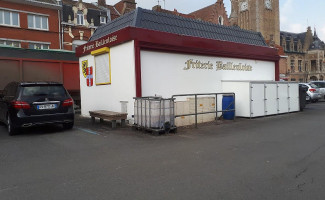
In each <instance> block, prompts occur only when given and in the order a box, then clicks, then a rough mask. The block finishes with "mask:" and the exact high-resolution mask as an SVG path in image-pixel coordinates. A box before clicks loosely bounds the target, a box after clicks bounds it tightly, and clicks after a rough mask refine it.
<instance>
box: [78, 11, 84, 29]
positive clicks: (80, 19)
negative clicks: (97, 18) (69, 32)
mask: <svg viewBox="0 0 325 200" xmlns="http://www.w3.org/2000/svg"><path fill="white" fill-rule="evenodd" d="M77 24H78V25H84V13H83V12H82V11H81V10H78V12H77Z"/></svg>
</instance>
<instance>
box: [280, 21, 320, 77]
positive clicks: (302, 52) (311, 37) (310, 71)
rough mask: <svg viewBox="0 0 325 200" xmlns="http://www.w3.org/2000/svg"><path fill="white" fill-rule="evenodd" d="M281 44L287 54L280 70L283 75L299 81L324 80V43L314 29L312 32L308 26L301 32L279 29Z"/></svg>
mask: <svg viewBox="0 0 325 200" xmlns="http://www.w3.org/2000/svg"><path fill="white" fill-rule="evenodd" d="M281 46H282V47H283V49H284V52H285V54H286V55H287V63H286V66H285V67H283V70H281V72H282V76H283V77H285V78H286V79H287V80H290V81H299V82H309V81H312V80H324V77H325V67H324V64H323V63H324V60H325V58H324V49H325V43H324V42H323V41H321V40H320V39H319V38H318V36H317V33H316V31H314V34H313V33H312V30H311V28H310V27H308V28H307V31H306V32H303V33H290V32H284V31H281Z"/></svg>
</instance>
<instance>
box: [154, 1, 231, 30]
mask: <svg viewBox="0 0 325 200" xmlns="http://www.w3.org/2000/svg"><path fill="white" fill-rule="evenodd" d="M152 10H153V11H157V12H162V13H168V14H173V15H177V16H181V17H185V18H191V19H198V20H202V21H206V22H211V23H214V24H220V25H225V26H229V20H228V15H227V11H226V8H225V5H224V3H223V0H217V2H216V3H214V4H212V5H209V6H207V7H204V8H202V9H199V10H196V11H194V12H192V13H189V14H184V13H180V12H178V11H177V10H176V9H174V10H173V11H170V10H166V9H162V8H161V6H160V5H156V6H154V7H153V8H152Z"/></svg>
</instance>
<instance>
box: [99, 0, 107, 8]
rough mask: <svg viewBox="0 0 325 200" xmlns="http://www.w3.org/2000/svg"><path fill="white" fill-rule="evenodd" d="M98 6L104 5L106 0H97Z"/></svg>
mask: <svg viewBox="0 0 325 200" xmlns="http://www.w3.org/2000/svg"><path fill="white" fill-rule="evenodd" d="M98 6H103V7H106V0H98Z"/></svg>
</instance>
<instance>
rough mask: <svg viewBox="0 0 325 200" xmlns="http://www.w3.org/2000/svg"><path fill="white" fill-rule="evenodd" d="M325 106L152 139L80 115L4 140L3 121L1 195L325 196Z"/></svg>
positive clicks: (15, 199) (88, 199) (87, 199)
mask: <svg viewBox="0 0 325 200" xmlns="http://www.w3.org/2000/svg"><path fill="white" fill-rule="evenodd" d="M324 113H325V102H319V103H315V104H308V105H307V107H306V109H305V110H304V112H298V113H291V114H286V115H280V116H272V117H265V118H257V119H251V120H250V119H237V120H236V121H234V122H233V121H229V122H225V123H220V122H218V123H211V124H205V125H203V126H200V127H199V128H198V129H195V128H183V129H179V131H178V133H177V134H166V135H162V136H153V135H150V134H147V133H143V132H139V131H134V130H132V129H131V128H118V129H116V130H112V129H111V128H109V126H108V125H109V124H108V123H107V122H105V123H103V124H99V122H97V123H96V124H95V125H92V124H91V122H90V119H88V118H82V117H77V119H76V125H75V127H74V129H72V130H69V131H64V130H62V128H61V127H57V126H47V127H40V128H32V129H27V130H25V131H23V132H22V133H21V134H19V135H17V136H12V137H10V136H8V134H7V132H6V128H5V126H3V125H1V126H0V199H1V200H20V199H21V200H43V199H46V200H50V199H53V200H65V199H69V200H74V199H76V200H97V199H103V200H108V199H109V200H111V199H114V200H115V199H132V200H133V199H139V200H140V199H141V200H145V199H150V200H155V199H164V200H166V199H184V200H185V199H186V200H191V199H193V200H194V199H195V200H198V199H204V200H206V199H213V200H216V199H217V200H219V199H225V200H233V199H234V200H237V199H238V200H245V199H247V200H252V199H259V200H260V199H270V200H275V199H276V200H281V199H285V200H290V199H292V200H299V199H304V200H305V199H308V200H309V199H312V200H318V199H319V200H323V199H324V198H325V190H324V188H325V172H324V171H325V132H324V128H325V114H324Z"/></svg>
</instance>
